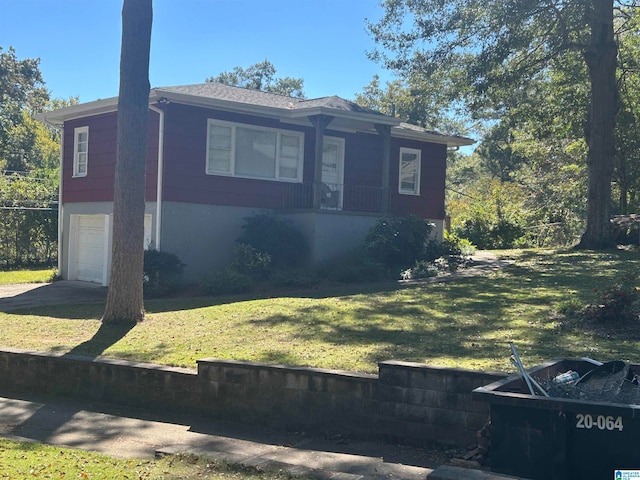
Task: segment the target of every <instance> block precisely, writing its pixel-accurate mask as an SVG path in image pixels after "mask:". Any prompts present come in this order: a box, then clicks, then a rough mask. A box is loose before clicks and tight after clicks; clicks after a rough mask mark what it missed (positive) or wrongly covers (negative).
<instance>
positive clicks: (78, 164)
mask: <svg viewBox="0 0 640 480" xmlns="http://www.w3.org/2000/svg"><path fill="white" fill-rule="evenodd" d="M88 160H89V127H78V128H75V129H74V130H73V176H74V177H86V176H87V164H88Z"/></svg>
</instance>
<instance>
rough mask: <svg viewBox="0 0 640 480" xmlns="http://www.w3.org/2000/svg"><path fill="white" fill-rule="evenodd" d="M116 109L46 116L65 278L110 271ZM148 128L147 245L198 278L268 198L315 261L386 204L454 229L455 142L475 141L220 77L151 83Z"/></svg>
mask: <svg viewBox="0 0 640 480" xmlns="http://www.w3.org/2000/svg"><path fill="white" fill-rule="evenodd" d="M116 117H117V98H110V99H106V100H97V101H94V102H89V103H84V104H79V105H74V106H71V107H67V108H63V109H60V110H56V111H52V112H46V113H43V114H41V115H40V117H39V118H40V120H42V121H44V122H46V123H48V124H49V125H53V126H55V127H56V128H59V129H61V131H62V149H61V160H60V161H61V182H60V185H61V187H60V188H61V195H60V198H61V202H60V222H59V228H60V232H59V233H60V241H59V269H60V273H61V275H62V277H63V278H67V279H76V280H84V281H89V282H97V283H100V284H103V285H106V284H108V277H109V271H110V255H111V241H112V238H111V223H112V212H113V184H114V171H115V159H116ZM148 135H149V137H148V149H147V164H146V215H145V245H146V246H151V247H153V248H156V249H158V250H162V251H167V252H171V253H175V254H177V255H178V256H179V258H180V259H181V260H182V261H183V262H184V263H185V264H186V265H187V267H186V269H185V276H186V277H187V278H188V279H191V280H197V279H199V278H200V277H201V276H202V275H205V274H207V273H209V272H211V271H212V270H213V269H214V268H216V267H219V266H221V265H223V264H225V263H226V262H227V261H228V259H229V255H230V252H231V250H232V247H233V242H234V240H235V239H236V238H237V237H238V236H239V234H240V233H241V225H242V223H243V219H244V218H245V217H247V216H251V215H253V214H255V213H259V212H262V211H264V210H271V211H275V212H278V213H279V214H281V215H283V216H286V217H287V218H289V219H291V221H292V222H294V224H296V225H297V226H298V227H299V228H300V229H301V230H302V231H303V232H304V233H305V235H306V236H307V239H308V240H309V244H310V247H311V257H312V258H311V259H310V260H311V261H313V262H318V261H322V260H324V259H328V258H330V257H332V256H335V255H338V254H340V253H343V252H345V251H348V250H349V249H351V248H352V247H354V246H355V245H357V244H359V243H360V241H361V240H362V238H363V236H364V235H365V234H366V232H367V231H368V230H369V228H370V227H371V226H372V225H374V224H375V223H376V222H377V220H378V219H379V218H381V217H383V216H387V215H398V216H400V215H408V214H415V215H418V216H420V217H422V218H425V219H429V220H430V221H432V222H433V223H435V225H436V226H437V230H438V232H440V234H442V230H443V222H444V218H445V211H444V192H445V168H446V156H447V149H448V148H452V147H459V146H463V145H470V144H471V143H473V142H472V141H471V140H469V139H467V138H463V137H458V136H451V135H443V134H440V133H436V132H432V131H428V130H425V129H423V128H420V127H416V126H413V125H408V124H406V123H403V122H402V121H401V120H400V119H398V118H395V117H391V116H387V115H383V114H380V113H378V112H375V111H372V110H370V109H367V108H363V107H361V106H359V105H356V104H355V103H353V102H349V101H347V100H344V99H342V98H339V97H335V96H334V97H324V98H316V99H310V100H306V99H299V98H290V97H286V96H281V95H276V94H271V93H265V92H260V91H256V90H249V89H245V88H239V87H233V86H228V85H223V84H220V83H205V84H199V85H186V86H177V87H167V88H153V89H152V90H151V92H150V96H149V127H148ZM282 248H286V245H283V246H282Z"/></svg>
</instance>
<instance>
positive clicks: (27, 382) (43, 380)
mask: <svg viewBox="0 0 640 480" xmlns="http://www.w3.org/2000/svg"><path fill="white" fill-rule="evenodd" d="M501 378H504V374H500V373H485V372H475V371H469V370H460V369H451V368H439V367H429V366H426V365H424V364H417V363H407V362H396V361H389V362H382V363H380V364H379V374H378V375H367V374H359V373H353V372H343V371H335V370H324V369H316V368H306V367H285V366H280V365H268V364H260V363H250V362H239V361H227V360H216V359H204V360H200V361H198V368H197V371H196V370H192V369H184V368H173V367H166V366H161V365H151V364H142V363H135V362H127V361H123V360H111V359H104V358H97V359H92V358H87V357H78V356H71V355H59V354H53V353H40V352H28V351H22V350H14V349H4V350H0V392H6V393H9V392H37V393H47V394H58V395H68V396H76V397H81V398H89V399H92V400H96V401H102V402H109V403H115V404H122V405H131V406H136V407H143V408H149V409H169V410H172V411H177V412H184V411H194V412H197V413H198V414H202V415H207V416H212V417H216V418H222V419H225V420H231V421H240V422H246V423H256V424H260V425H266V426H270V427H275V428H280V429H287V430H296V431H306V432H309V433H325V434H330V435H331V434H341V435H344V436H352V437H359V438H369V439H379V440H387V441H394V442H398V443H404V444H411V445H422V444H425V443H427V442H431V441H438V442H443V443H448V444H452V445H459V446H466V445H468V444H472V443H474V442H475V438H476V432H477V431H478V430H479V429H480V428H482V426H483V425H484V424H485V422H486V421H487V420H488V418H489V406H488V404H485V403H478V402H475V401H473V400H472V399H471V391H472V390H473V389H474V388H476V387H478V386H481V385H486V384H489V383H491V382H494V381H496V380H499V379H501Z"/></svg>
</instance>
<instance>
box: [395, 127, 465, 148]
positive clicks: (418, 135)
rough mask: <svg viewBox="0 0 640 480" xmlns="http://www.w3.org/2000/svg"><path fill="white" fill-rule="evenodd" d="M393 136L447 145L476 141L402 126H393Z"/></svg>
mask: <svg viewBox="0 0 640 480" xmlns="http://www.w3.org/2000/svg"><path fill="white" fill-rule="evenodd" d="M391 136H393V137H395V138H404V139H407V140H420V141H423V142H425V141H426V142H431V143H439V144H443V145H446V146H447V147H466V146H469V145H473V144H474V143H476V141H475V140H473V139H471V138H466V137H458V136H456V135H444V134H439V133H431V132H415V131H411V130H406V129H402V128H392V129H391Z"/></svg>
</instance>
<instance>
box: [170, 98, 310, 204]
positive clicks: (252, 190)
mask: <svg viewBox="0 0 640 480" xmlns="http://www.w3.org/2000/svg"><path fill="white" fill-rule="evenodd" d="M209 118H216V119H219V120H226V121H230V122H238V123H247V124H252V125H259V126H264V127H271V128H280V129H291V130H297V131H302V132H304V133H305V149H304V150H305V152H304V167H303V172H304V180H305V181H311V178H312V177H313V139H314V135H313V130H312V129H311V128H304V127H296V126H291V125H286V124H283V123H281V122H280V121H278V120H276V119H268V118H261V117H255V116H251V115H240V114H233V113H229V112H222V111H212V110H207V109H203V108H196V107H188V106H184V105H177V104H170V105H169V106H168V109H167V115H166V125H165V173H164V195H163V197H164V199H165V200H171V201H177V202H193V203H205V204H216V205H236V206H247V207H264V208H281V207H282V206H283V197H284V194H285V192H286V191H287V190H288V189H289V187H290V186H291V185H290V183H288V182H278V181H271V180H258V179H245V178H233V177H226V176H220V175H207V174H206V173H205V167H206V158H207V152H206V145H207V119H209Z"/></svg>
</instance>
